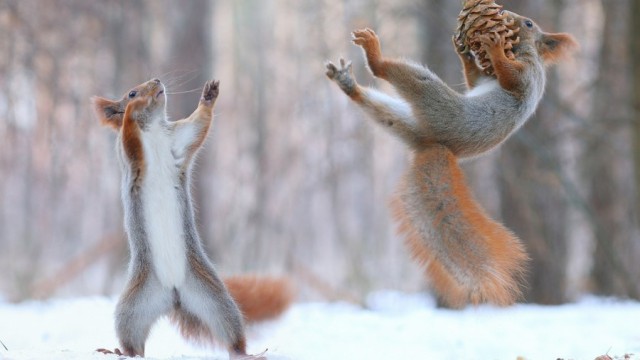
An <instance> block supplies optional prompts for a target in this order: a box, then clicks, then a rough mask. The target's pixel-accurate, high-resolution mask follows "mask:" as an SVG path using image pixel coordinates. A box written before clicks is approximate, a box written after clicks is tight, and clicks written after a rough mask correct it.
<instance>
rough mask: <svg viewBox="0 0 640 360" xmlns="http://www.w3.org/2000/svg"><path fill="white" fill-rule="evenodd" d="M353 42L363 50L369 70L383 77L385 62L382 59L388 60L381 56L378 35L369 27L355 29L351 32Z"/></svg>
mask: <svg viewBox="0 0 640 360" xmlns="http://www.w3.org/2000/svg"><path fill="white" fill-rule="evenodd" d="M353 37H354V39H353V43H354V44H356V45H359V46H362V48H363V49H364V51H365V55H366V57H367V62H368V65H369V68H370V69H371V72H372V73H373V74H374V75H375V76H377V77H381V78H384V77H385V71H384V68H385V64H384V61H390V60H387V59H383V58H382V50H381V49H380V42H379V41H378V37H377V36H376V34H375V33H374V32H373V30H371V29H363V30H355V31H354V32H353Z"/></svg>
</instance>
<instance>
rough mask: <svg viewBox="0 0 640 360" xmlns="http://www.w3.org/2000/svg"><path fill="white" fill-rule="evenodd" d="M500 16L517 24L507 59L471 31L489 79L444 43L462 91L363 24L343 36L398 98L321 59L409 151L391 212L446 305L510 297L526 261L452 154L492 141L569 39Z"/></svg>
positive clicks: (535, 91) (475, 150) (534, 95)
mask: <svg viewBox="0 0 640 360" xmlns="http://www.w3.org/2000/svg"><path fill="white" fill-rule="evenodd" d="M507 14H508V15H509V16H510V17H512V18H513V20H514V21H515V22H516V23H517V25H519V26H520V27H521V31H520V34H519V35H520V43H519V44H517V45H515V46H514V47H513V53H514V54H515V59H513V60H510V59H509V58H507V57H506V55H505V52H504V43H503V41H504V40H503V39H501V38H500V37H498V36H494V35H482V36H481V41H482V47H483V50H485V51H486V52H487V54H488V57H489V58H490V60H491V64H492V66H493V67H494V69H495V78H494V77H490V76H487V75H485V74H484V73H483V72H482V71H481V70H480V69H479V68H478V66H477V65H476V62H475V59H474V56H473V55H472V54H471V53H469V52H465V51H464V50H463V48H462V47H459V46H457V45H455V41H454V47H455V48H456V52H457V53H458V55H459V57H460V59H461V61H462V65H463V68H464V75H465V79H466V83H467V87H468V91H467V92H466V93H465V94H460V93H458V92H456V91H454V90H453V89H451V88H450V87H449V86H448V85H447V84H445V83H444V82H443V81H442V80H441V79H440V78H438V77H437V76H436V75H435V74H434V73H433V72H431V71H430V70H429V69H427V68H425V67H423V66H420V65H417V64H414V63H410V62H407V61H403V60H395V59H389V58H386V57H383V56H382V53H381V50H380V43H379V40H378V37H377V36H376V34H375V33H374V32H373V31H372V30H370V29H364V30H356V31H354V32H353V34H352V35H353V42H354V43H355V44H356V45H359V46H361V47H362V49H363V50H364V54H365V57H366V60H367V63H368V67H369V69H370V70H371V72H372V73H373V75H374V76H376V77H379V78H381V79H384V80H386V81H388V82H389V83H390V84H391V85H393V86H394V88H395V89H396V90H397V92H398V94H399V95H400V97H401V99H398V98H393V97H391V96H388V95H386V94H384V93H382V92H379V91H377V90H374V89H371V88H366V87H362V86H360V85H358V84H357V83H356V80H355V78H354V76H353V72H352V70H351V63H345V61H344V60H343V59H341V60H340V67H337V66H335V65H334V64H332V63H330V62H329V63H327V65H326V68H327V73H326V74H327V76H328V77H329V78H330V79H331V80H333V81H335V82H336V83H337V84H338V86H340V88H341V89H342V90H343V91H344V92H345V93H346V94H347V95H348V96H349V97H350V98H351V99H352V100H353V101H355V102H356V103H357V104H359V105H360V107H361V108H362V109H363V110H364V111H365V112H366V113H367V114H369V115H370V116H371V117H372V118H373V119H374V120H375V121H376V122H377V123H378V124H380V125H381V126H382V127H384V128H385V129H388V130H389V131H390V132H391V133H393V134H394V135H396V136H398V137H399V138H400V139H401V140H402V141H403V142H404V143H405V144H406V145H407V146H408V147H409V148H410V149H411V150H412V151H413V153H414V156H413V160H412V163H411V166H410V168H409V170H408V171H407V173H406V175H405V178H404V181H403V183H402V185H401V186H400V189H399V192H398V196H397V197H396V198H395V199H394V200H393V201H392V204H391V205H392V210H393V214H394V217H395V218H396V220H397V221H398V222H399V225H400V227H399V230H400V233H402V234H403V235H404V236H405V239H406V242H407V244H408V246H409V247H410V249H411V251H412V254H413V256H414V257H415V258H416V259H417V260H418V261H419V262H420V263H421V264H422V265H423V266H424V267H425V271H426V273H427V274H428V275H429V277H430V278H431V280H432V285H433V287H434V288H435V290H436V292H437V293H438V294H439V296H440V297H441V298H442V300H444V301H445V302H446V303H448V304H449V305H451V306H456V307H458V306H462V305H464V304H466V303H469V302H471V303H474V304H477V303H480V302H485V301H486V302H492V303H495V304H498V305H508V304H511V303H513V302H514V301H515V300H516V299H517V298H518V297H519V296H520V294H521V292H520V289H519V283H520V282H521V280H522V277H523V274H524V271H525V265H526V263H527V261H528V256H527V255H526V252H525V249H524V246H523V245H522V244H521V242H520V240H519V239H518V238H517V237H516V236H515V235H514V234H512V233H511V232H510V231H509V230H507V229H506V228H505V227H504V226H503V225H501V224H499V223H498V222H496V221H494V220H492V219H491V218H489V217H488V216H487V214H486V213H485V211H484V210H483V209H482V207H481V206H480V205H479V204H478V203H477V202H476V200H475V199H474V198H473V195H472V194H471V191H470V190H469V188H468V187H467V185H466V183H465V179H464V174H463V172H462V170H461V169H460V167H459V165H458V160H459V159H460V158H468V157H473V156H478V155H480V154H483V153H486V152H487V151H489V150H491V149H494V148H496V147H497V146H498V145H500V144H501V143H502V142H504V141H505V140H506V139H507V138H508V137H509V136H510V135H511V134H513V133H514V132H515V131H516V130H517V129H518V128H519V127H520V126H522V125H523V124H524V122H525V121H526V120H527V119H528V118H529V117H530V116H531V115H532V114H533V113H534V111H535V109H536V107H537V106H538V103H539V102H540V100H541V98H542V95H543V92H544V88H545V80H546V75H545V67H546V66H547V65H550V64H553V63H554V62H556V61H557V60H559V59H561V58H563V57H564V56H566V55H568V53H569V52H570V51H571V50H572V49H573V48H574V47H576V45H577V44H576V42H575V40H574V39H573V37H572V36H571V35H568V34H550V33H545V32H542V30H541V29H540V28H539V27H538V26H537V25H536V24H535V23H534V22H533V21H532V20H531V19H528V18H524V17H522V16H519V15H517V14H515V13H511V12H507Z"/></svg>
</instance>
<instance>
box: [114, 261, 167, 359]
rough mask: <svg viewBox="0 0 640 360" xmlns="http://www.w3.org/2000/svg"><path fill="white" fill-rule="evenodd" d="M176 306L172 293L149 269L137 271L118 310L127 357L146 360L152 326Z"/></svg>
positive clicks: (122, 341) (119, 328)
mask: <svg viewBox="0 0 640 360" xmlns="http://www.w3.org/2000/svg"><path fill="white" fill-rule="evenodd" d="M172 305H173V300H172V297H171V293H170V292H169V291H168V290H166V289H164V288H163V287H162V285H161V284H160V281H158V279H156V278H155V276H154V275H153V274H151V272H150V271H149V269H148V268H142V269H139V270H138V271H136V273H135V274H134V275H133V276H132V277H131V278H130V279H129V283H128V284H127V288H126V290H125V291H124V293H122V295H121V297H120V300H119V301H118V305H117V306H116V333H117V335H118V339H119V341H120V346H121V347H122V353H123V355H127V356H132V357H133V356H136V355H139V356H142V357H144V344H145V342H146V340H147V337H148V336H149V330H151V326H152V325H153V324H154V323H155V321H156V320H157V319H158V318H159V317H160V316H162V315H164V314H166V313H168V312H169V310H170V309H171V307H172ZM116 353H117V351H116Z"/></svg>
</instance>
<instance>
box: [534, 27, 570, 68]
mask: <svg viewBox="0 0 640 360" xmlns="http://www.w3.org/2000/svg"><path fill="white" fill-rule="evenodd" d="M577 48H578V42H577V41H576V40H575V39H574V38H573V36H571V35H569V34H565V33H557V34H549V33H544V34H542V40H541V41H540V43H539V46H538V53H540V55H541V56H542V59H543V60H544V63H545V65H552V64H555V63H557V62H559V61H560V60H563V59H565V58H567V57H568V56H569V54H571V53H572V52H573V51H574V50H575V49H577Z"/></svg>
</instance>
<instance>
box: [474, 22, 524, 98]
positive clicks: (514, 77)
mask: <svg viewBox="0 0 640 360" xmlns="http://www.w3.org/2000/svg"><path fill="white" fill-rule="evenodd" d="M485 37H487V38H489V36H488V35H487V36H485ZM485 44H491V45H488V46H484V48H485V50H486V52H487V55H488V56H489V58H490V59H491V65H492V66H493V69H494V72H495V75H496V78H497V79H498V82H499V83H500V86H501V87H502V88H503V89H505V90H507V91H509V92H511V93H513V94H514V95H516V96H524V93H523V90H522V72H523V71H524V70H525V68H526V67H525V64H523V63H522V62H520V61H517V60H510V59H509V58H508V57H507V55H505V53H504V39H503V38H501V37H498V36H494V37H493V39H491V40H485Z"/></svg>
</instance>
